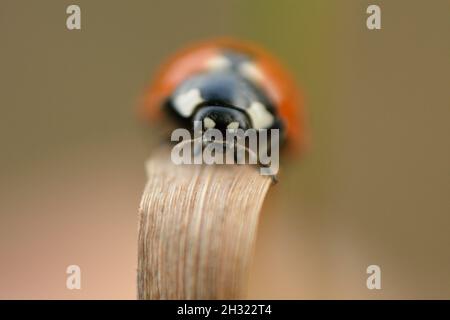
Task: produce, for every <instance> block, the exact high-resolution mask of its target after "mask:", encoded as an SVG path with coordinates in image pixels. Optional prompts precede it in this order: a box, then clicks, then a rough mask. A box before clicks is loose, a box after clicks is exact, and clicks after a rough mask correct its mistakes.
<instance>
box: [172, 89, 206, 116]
mask: <svg viewBox="0 0 450 320" xmlns="http://www.w3.org/2000/svg"><path fill="white" fill-rule="evenodd" d="M202 102H203V98H202V97H201V95H200V90H199V89H191V90H189V91H188V92H185V93H183V94H180V95H178V96H177V97H175V100H174V105H175V109H177V111H178V112H179V113H180V114H181V115H182V116H183V117H186V118H187V117H190V116H191V115H192V112H193V111H194V109H195V107H196V106H198V105H199V104H200V103H202Z"/></svg>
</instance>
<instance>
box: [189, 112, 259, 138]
mask: <svg viewBox="0 0 450 320" xmlns="http://www.w3.org/2000/svg"><path fill="white" fill-rule="evenodd" d="M193 121H200V122H201V124H202V127H203V129H204V130H207V129H218V130H220V131H221V132H222V134H225V133H226V131H227V129H243V130H247V129H250V128H251V124H250V120H249V118H248V117H247V115H246V114H245V112H244V111H241V110H239V109H235V108H233V107H227V106H226V107H225V106H224V107H222V106H202V107H201V108H199V109H198V111H197V112H196V113H195V115H194V117H193Z"/></svg>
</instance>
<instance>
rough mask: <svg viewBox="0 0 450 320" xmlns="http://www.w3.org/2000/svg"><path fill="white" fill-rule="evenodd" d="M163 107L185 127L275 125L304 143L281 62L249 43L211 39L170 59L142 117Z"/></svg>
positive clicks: (298, 103)
mask: <svg viewBox="0 0 450 320" xmlns="http://www.w3.org/2000/svg"><path fill="white" fill-rule="evenodd" d="M161 109H165V110H166V111H167V112H169V113H171V114H173V115H174V116H175V118H176V119H178V120H179V121H181V122H182V123H184V124H185V125H187V126H191V127H192V125H193V123H194V121H201V123H202V124H203V126H204V127H205V128H206V129H210V128H215V129H219V130H221V131H222V132H224V131H225V130H227V129H237V128H241V129H244V130H246V129H250V128H253V129H279V130H280V138H281V140H282V141H284V140H287V141H288V142H290V143H291V144H292V145H294V146H295V147H301V146H302V145H303V142H304V133H303V124H302V119H303V117H302V111H303V104H302V99H301V95H300V94H299V92H298V89H297V86H296V84H295V82H294V81H293V79H292V77H291V76H290V75H289V73H288V72H287V71H286V70H285V69H284V68H283V67H282V66H281V64H280V63H279V62H278V61H277V60H276V59H275V58H274V57H272V56H271V55H270V54H269V53H267V52H266V51H265V50H264V49H261V48H259V47H257V46H255V45H253V44H249V43H245V42H239V41H235V40H231V39H216V40H212V41H207V42H203V43H199V44H196V45H194V46H191V47H189V48H186V49H184V50H182V51H181V52H179V53H178V54H176V55H175V56H174V57H173V58H171V59H169V61H168V62H167V63H165V64H164V65H163V67H162V68H161V69H160V71H159V73H158V74H157V77H156V79H155V80H154V82H153V83H152V85H151V86H150V88H149V90H148V91H147V93H146V97H145V102H144V108H143V111H144V115H145V116H146V117H148V118H150V119H153V120H154V119H157V118H158V116H159V115H160V110H161Z"/></svg>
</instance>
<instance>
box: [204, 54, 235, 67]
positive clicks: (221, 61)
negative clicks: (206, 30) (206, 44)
mask: <svg viewBox="0 0 450 320" xmlns="http://www.w3.org/2000/svg"><path fill="white" fill-rule="evenodd" d="M230 66H231V62H230V60H228V59H227V58H226V57H225V56H221V55H216V56H214V57H212V58H211V59H209V60H208V61H206V67H207V68H208V69H210V70H221V69H226V68H229V67H230Z"/></svg>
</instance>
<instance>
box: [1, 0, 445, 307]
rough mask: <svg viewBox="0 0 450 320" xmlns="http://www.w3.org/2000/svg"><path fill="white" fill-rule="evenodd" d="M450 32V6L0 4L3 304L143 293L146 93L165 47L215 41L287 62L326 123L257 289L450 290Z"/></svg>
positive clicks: (262, 251)
mask: <svg viewBox="0 0 450 320" xmlns="http://www.w3.org/2000/svg"><path fill="white" fill-rule="evenodd" d="M72 3H76V4H78V5H80V7H81V10H82V30H81V31H68V30H67V29H66V27H65V20H66V17H67V15H66V13H65V10H66V7H67V6H68V5H69V4H72ZM372 3H377V4H379V5H380V6H381V9H382V30H379V31H369V30H367V28H366V26H365V20H366V17H367V14H366V13H365V11H366V8H367V6H368V5H369V4H372ZM449 31H450V1H444V0H442V1H439V0H436V1H428V2H427V1H406V0H404V1H375V2H372V1H360V0H352V1H350V0H347V1H339V2H337V1H324V0H322V1H293V0H292V1H287V0H285V1H237V0H234V1H198V0H194V1H189V2H187V1H162V0H160V1H127V2H125V1H106V0H102V1H70V2H69V1H56V0H54V1H39V2H38V1H13V0H1V1H0V88H1V91H0V92H1V94H0V106H1V116H0V146H1V153H0V155H1V156H0V298H4V299H5V298H6V299H16V298H30V299H38V298H44V299H45V298H58V299H59V298H64V299H91V298H94V299H102V298H106V299H109V298H124V299H134V298H135V291H136V290H135V268H136V259H137V257H136V236H137V208H138V204H139V201H140V195H141V192H142V190H143V187H144V183H145V176H144V167H143V165H144V160H145V159H146V158H147V157H148V156H149V155H150V154H151V145H152V141H153V140H155V138H154V137H155V136H156V133H155V132H154V131H152V130H151V129H146V128H145V126H144V125H143V124H142V123H139V121H138V120H137V117H136V113H135V110H136V102H137V100H138V98H139V96H140V95H141V94H142V91H143V90H144V88H145V86H146V84H147V83H148V81H149V80H150V78H151V76H152V73H153V72H154V70H155V68H156V67H157V66H158V64H159V63H160V62H161V61H162V60H163V59H164V58H165V57H166V56H167V55H168V54H171V53H173V52H174V51H175V50H176V49H178V48H180V47H182V46H183V45H185V44H187V43H189V42H191V41H194V40H199V39H204V38H208V37H212V36H217V35H232V36H236V37H239V38H245V39H250V40H253V41H257V42H259V43H261V44H262V45H264V46H266V47H267V48H269V49H270V50H271V51H273V52H274V53H275V54H276V55H278V56H279V57H280V58H281V59H282V60H283V61H284V63H285V64H286V65H288V66H289V67H290V69H291V71H292V72H293V73H294V75H295V76H296V78H297V79H298V80H299V82H300V83H301V84H302V87H303V90H304V91H305V94H306V96H307V107H308V113H309V118H310V119H309V120H310V126H311V131H312V133H311V135H312V142H313V143H312V148H311V150H310V152H309V154H308V155H307V156H306V157H305V158H304V159H302V161H290V162H289V163H285V164H284V167H283V168H282V170H283V171H282V173H281V176H280V180H281V182H280V183H279V184H277V185H276V186H274V187H273V188H272V189H271V190H270V192H269V196H268V198H267V201H266V203H265V206H264V209H263V213H262V217H261V225H260V229H259V237H258V242H257V248H256V256H255V259H254V266H253V270H252V274H251V277H250V285H249V298H288V299H298V298H302V299H303V298H306V299H310V298H325V299H329V298H344V299H347V298H358V299H360V298H369V299H372V298H376V299H378V298H388V299H389V298H447V299H448V298H450V273H449V270H450V252H449V248H448V247H449V244H450V215H449V213H450V201H449V191H450V186H449V176H450V175H449V173H450V172H449V171H450V170H449V169H450V165H449V163H450V159H449V158H450V152H449V143H448V137H449V133H450V132H449V126H448V120H449V107H450V105H449V104H450V90H449V84H450V63H449V57H450V42H449ZM70 264H77V265H80V267H81V269H82V290H80V291H76V290H73V291H69V290H67V289H66V287H65V281H66V273H65V269H66V267H67V266H68V265H70ZM371 264H376V265H379V266H381V270H382V290H379V291H374V290H372V291H370V290H368V289H367V288H366V278H367V274H366V268H367V266H368V265H371Z"/></svg>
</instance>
